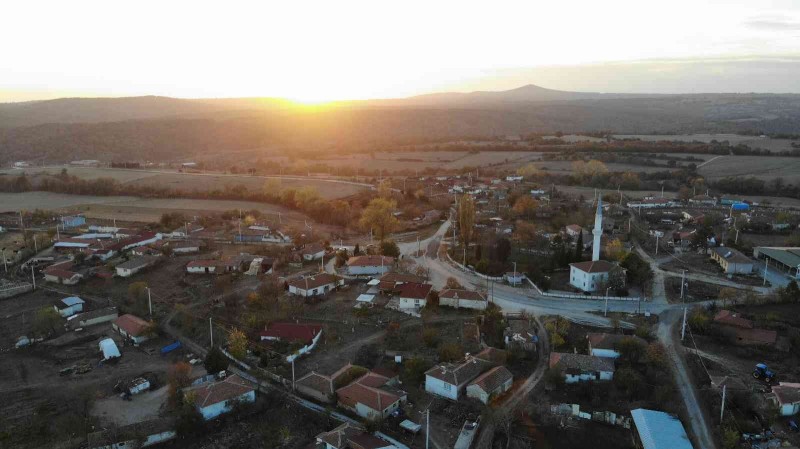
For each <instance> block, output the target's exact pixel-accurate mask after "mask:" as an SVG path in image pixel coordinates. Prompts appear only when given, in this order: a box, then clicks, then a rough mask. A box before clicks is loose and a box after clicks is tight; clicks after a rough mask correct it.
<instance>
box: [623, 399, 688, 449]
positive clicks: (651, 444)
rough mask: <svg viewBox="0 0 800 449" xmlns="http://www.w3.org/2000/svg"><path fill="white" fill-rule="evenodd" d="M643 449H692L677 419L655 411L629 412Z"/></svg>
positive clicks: (642, 409) (639, 410) (639, 409)
mask: <svg viewBox="0 0 800 449" xmlns="http://www.w3.org/2000/svg"><path fill="white" fill-rule="evenodd" d="M631 416H632V417H633V422H634V423H635V424H636V430H637V431H638V432H639V439H640V440H641V441H642V447H643V448H644V449H694V448H693V446H692V442H691V441H689V436H688V435H686V430H684V428H683V424H681V422H680V421H679V420H678V418H676V417H674V416H672V415H670V414H668V413H665V412H659V411H656V410H647V409H644V408H637V409H636V410H631Z"/></svg>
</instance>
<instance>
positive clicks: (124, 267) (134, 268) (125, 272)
mask: <svg viewBox="0 0 800 449" xmlns="http://www.w3.org/2000/svg"><path fill="white" fill-rule="evenodd" d="M157 260H158V259H157V258H156V257H151V256H138V257H134V258H132V259H130V260H128V261H127V262H123V263H121V264H119V265H117V266H116V267H115V269H116V270H117V276H119V277H124V278H126V277H131V276H133V275H134V274H136V273H138V272H140V271H142V270H144V269H145V268H147V267H149V266H150V265H153V264H154V263H156V261H157Z"/></svg>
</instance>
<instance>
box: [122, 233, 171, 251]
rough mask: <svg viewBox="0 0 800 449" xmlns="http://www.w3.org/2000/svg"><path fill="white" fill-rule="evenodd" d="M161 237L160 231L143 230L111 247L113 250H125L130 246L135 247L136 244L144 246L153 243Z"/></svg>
mask: <svg viewBox="0 0 800 449" xmlns="http://www.w3.org/2000/svg"><path fill="white" fill-rule="evenodd" d="M161 238H162V235H161V233H157V232H143V233H141V234H139V235H134V236H132V237H128V238H126V239H123V240H120V241H119V242H117V244H116V245H115V246H114V247H113V248H112V249H114V250H115V251H126V250H129V249H131V248H136V247H137V246H145V245H149V244H151V243H155V242H157V241H159V240H161Z"/></svg>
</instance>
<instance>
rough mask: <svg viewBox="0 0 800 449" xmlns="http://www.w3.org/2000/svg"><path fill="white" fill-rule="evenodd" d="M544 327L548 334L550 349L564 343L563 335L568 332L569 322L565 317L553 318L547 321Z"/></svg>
mask: <svg viewBox="0 0 800 449" xmlns="http://www.w3.org/2000/svg"><path fill="white" fill-rule="evenodd" d="M544 327H545V329H547V332H548V333H549V334H550V343H551V345H552V349H555V348H557V347H559V346H561V345H563V344H564V343H566V339H565V337H566V335H567V333H568V332H569V328H570V327H571V323H570V322H569V321H568V320H567V319H565V318H562V317H560V316H559V317H556V318H555V319H554V320H550V321H548V322H547V323H546V324H545V325H544Z"/></svg>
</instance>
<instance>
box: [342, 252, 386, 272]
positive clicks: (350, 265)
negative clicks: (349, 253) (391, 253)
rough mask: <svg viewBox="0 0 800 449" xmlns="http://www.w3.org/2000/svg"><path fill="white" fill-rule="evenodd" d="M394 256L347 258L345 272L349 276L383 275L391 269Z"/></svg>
mask: <svg viewBox="0 0 800 449" xmlns="http://www.w3.org/2000/svg"><path fill="white" fill-rule="evenodd" d="M394 261H395V260H394V257H388V256H355V257H351V258H350V259H348V260H347V274H349V275H351V276H363V275H369V276H376V275H381V276H382V275H384V274H386V273H388V272H389V271H391V270H392V267H393V266H394Z"/></svg>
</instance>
